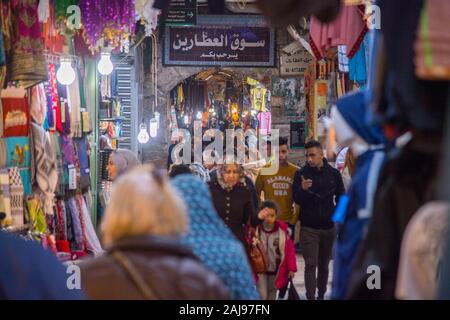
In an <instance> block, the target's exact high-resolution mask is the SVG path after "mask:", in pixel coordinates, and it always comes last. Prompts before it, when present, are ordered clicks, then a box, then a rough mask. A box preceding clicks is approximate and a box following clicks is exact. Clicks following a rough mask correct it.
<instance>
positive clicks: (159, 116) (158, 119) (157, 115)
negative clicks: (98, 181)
mask: <svg viewBox="0 0 450 320" xmlns="http://www.w3.org/2000/svg"><path fill="white" fill-rule="evenodd" d="M155 119H156V121H157V122H158V129H159V123H160V122H159V121H160V120H161V114H160V113H159V112H158V111H156V112H155Z"/></svg>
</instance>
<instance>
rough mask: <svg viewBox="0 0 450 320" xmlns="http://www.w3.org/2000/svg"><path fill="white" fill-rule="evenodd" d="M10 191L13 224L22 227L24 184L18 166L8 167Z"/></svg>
mask: <svg viewBox="0 0 450 320" xmlns="http://www.w3.org/2000/svg"><path fill="white" fill-rule="evenodd" d="M8 175H9V191H10V197H11V216H12V225H13V226H15V227H21V226H23V224H24V216H23V185H22V179H21V178H20V174H19V169H18V168H17V167H13V168H8Z"/></svg>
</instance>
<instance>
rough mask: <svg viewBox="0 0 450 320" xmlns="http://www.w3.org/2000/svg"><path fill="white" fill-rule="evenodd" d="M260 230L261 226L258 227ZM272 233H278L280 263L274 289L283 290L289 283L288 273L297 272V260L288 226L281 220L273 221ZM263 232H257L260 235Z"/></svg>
mask: <svg viewBox="0 0 450 320" xmlns="http://www.w3.org/2000/svg"><path fill="white" fill-rule="evenodd" d="M258 228H261V225H260V226H258ZM274 229H275V230H274V232H278V233H279V242H278V248H279V250H280V254H281V259H280V260H281V262H280V265H279V266H278V270H277V273H276V276H275V288H277V289H279V290H280V289H283V288H285V287H286V285H287V284H288V282H289V272H290V271H291V272H297V258H296V256H295V249H294V244H293V242H292V240H291V238H290V237H289V231H288V226H287V224H286V223H284V222H283V221H281V220H276V221H275V226H274ZM262 232H263V231H261V230H260V231H259V234H261V233H262Z"/></svg>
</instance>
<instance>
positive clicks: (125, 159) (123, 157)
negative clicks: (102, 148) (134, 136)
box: [108, 149, 140, 180]
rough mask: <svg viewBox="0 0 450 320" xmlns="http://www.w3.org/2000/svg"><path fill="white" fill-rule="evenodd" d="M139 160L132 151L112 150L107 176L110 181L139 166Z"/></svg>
mask: <svg viewBox="0 0 450 320" xmlns="http://www.w3.org/2000/svg"><path fill="white" fill-rule="evenodd" d="M139 164H140V162H139V159H138V158H137V157H136V154H134V153H133V152H132V151H130V150H127V149H117V150H114V151H113V152H112V153H111V155H110V156H109V162H108V175H109V178H110V179H111V180H115V179H116V178H117V177H119V176H120V175H121V174H123V173H125V172H127V171H128V170H130V169H132V168H133V167H135V166H137V165H139Z"/></svg>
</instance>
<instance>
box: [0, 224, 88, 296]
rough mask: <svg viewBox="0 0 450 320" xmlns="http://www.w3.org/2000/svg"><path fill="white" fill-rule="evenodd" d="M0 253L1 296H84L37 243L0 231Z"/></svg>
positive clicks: (50, 255)
mask: <svg viewBox="0 0 450 320" xmlns="http://www.w3.org/2000/svg"><path fill="white" fill-rule="evenodd" d="M0 257H2V258H1V259H2V260H1V261H2V262H1V263H0V300H4V299H8V300H73V299H83V293H82V291H81V289H80V288H76V283H72V282H71V281H70V279H69V277H70V276H71V274H66V270H64V267H63V266H62V265H61V263H59V262H58V261H57V259H56V257H55V256H54V255H53V254H52V253H50V252H48V251H45V250H44V249H43V248H42V247H40V246H39V245H38V244H37V243H34V242H31V241H24V240H22V239H19V238H18V237H15V236H13V235H11V234H8V233H7V232H3V231H0ZM68 284H70V287H71V288H72V284H75V286H74V287H75V288H73V289H72V290H71V289H70V288H69V286H68Z"/></svg>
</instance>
